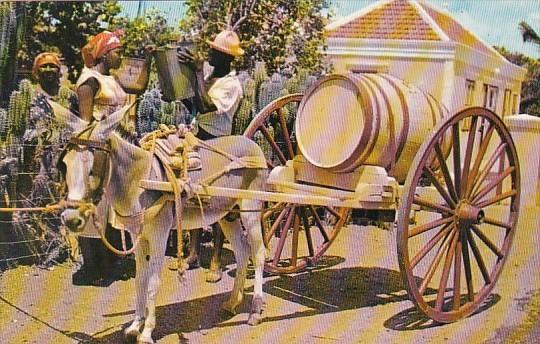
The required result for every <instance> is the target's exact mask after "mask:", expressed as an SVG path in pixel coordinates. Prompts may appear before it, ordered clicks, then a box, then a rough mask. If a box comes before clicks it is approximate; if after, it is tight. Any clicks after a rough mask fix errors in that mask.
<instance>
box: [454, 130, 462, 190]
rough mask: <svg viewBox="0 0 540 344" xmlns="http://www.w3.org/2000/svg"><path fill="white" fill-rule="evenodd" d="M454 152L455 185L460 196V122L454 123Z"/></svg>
mask: <svg viewBox="0 0 540 344" xmlns="http://www.w3.org/2000/svg"><path fill="white" fill-rule="evenodd" d="M452 146H453V149H452V152H453V153H454V182H455V183H454V185H455V189H456V193H457V195H458V197H459V196H460V195H461V194H460V190H461V149H460V142H459V122H458V123H454V124H453V125H452Z"/></svg>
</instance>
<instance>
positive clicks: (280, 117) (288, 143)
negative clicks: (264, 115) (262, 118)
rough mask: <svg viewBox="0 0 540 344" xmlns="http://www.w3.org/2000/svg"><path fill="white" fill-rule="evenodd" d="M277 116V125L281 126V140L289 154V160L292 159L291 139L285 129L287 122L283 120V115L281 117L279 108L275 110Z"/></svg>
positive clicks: (281, 113)
mask: <svg viewBox="0 0 540 344" xmlns="http://www.w3.org/2000/svg"><path fill="white" fill-rule="evenodd" d="M277 115H278V118H279V124H280V125H281V131H282V133H283V139H284V140H285V143H286V144H287V151H288V153H289V158H291V159H293V158H294V150H293V146H292V142H291V137H290V136H289V129H288V128H287V121H286V120H285V115H283V111H282V110H281V108H279V109H277Z"/></svg>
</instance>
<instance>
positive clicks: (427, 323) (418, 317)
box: [384, 294, 501, 331]
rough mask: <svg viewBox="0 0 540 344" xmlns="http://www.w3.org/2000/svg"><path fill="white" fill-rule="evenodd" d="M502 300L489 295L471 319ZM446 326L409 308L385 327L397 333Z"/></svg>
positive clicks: (391, 319)
mask: <svg viewBox="0 0 540 344" xmlns="http://www.w3.org/2000/svg"><path fill="white" fill-rule="evenodd" d="M500 300H501V296H500V295H498V294H491V295H489V296H488V297H487V298H486V300H485V301H484V303H483V304H482V306H480V308H478V309H477V310H476V311H475V312H474V313H473V314H472V315H470V316H469V317H473V316H475V315H476V314H478V313H481V312H483V311H485V310H487V309H489V308H491V307H493V306H494V305H495V304H497V303H498V302H499V301H500ZM443 325H444V324H441V323H438V322H435V321H433V320H431V319H430V318H428V317H427V316H425V315H424V314H423V313H422V312H420V311H419V310H418V308H416V307H411V308H408V309H406V310H404V311H402V312H400V313H398V314H396V315H394V316H393V317H391V318H390V319H388V320H386V321H385V322H384V327H386V328H389V329H392V330H395V331H412V330H423V329H426V328H431V327H437V326H443Z"/></svg>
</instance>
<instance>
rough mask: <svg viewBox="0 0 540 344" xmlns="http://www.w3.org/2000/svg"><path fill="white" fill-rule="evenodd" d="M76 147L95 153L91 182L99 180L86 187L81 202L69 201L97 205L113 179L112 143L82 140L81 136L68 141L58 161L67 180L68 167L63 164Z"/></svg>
mask: <svg viewBox="0 0 540 344" xmlns="http://www.w3.org/2000/svg"><path fill="white" fill-rule="evenodd" d="M75 147H83V149H86V150H88V151H90V152H92V153H93V155H94V162H93V164H92V168H91V169H90V180H91V181H92V180H96V179H97V180H98V183H97V184H94V183H91V185H86V192H85V195H84V197H83V200H82V202H81V201H74V200H70V199H67V201H68V202H72V203H77V202H79V203H92V204H94V205H97V204H98V203H99V202H100V201H101V198H102V197H103V192H104V190H106V189H107V187H108V185H109V183H110V179H111V147H110V142H109V141H106V142H100V141H96V140H91V139H86V138H81V137H80V136H73V137H71V139H70V140H69V141H68V144H67V145H66V147H65V148H64V150H63V151H62V153H61V154H60V157H59V161H58V169H59V170H60V171H61V173H62V174H63V177H64V179H65V176H66V166H65V163H64V162H63V159H64V157H65V155H66V154H67V152H68V151H70V150H71V149H74V148H75ZM75 149H76V148H75Z"/></svg>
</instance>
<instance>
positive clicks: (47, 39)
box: [19, 1, 121, 82]
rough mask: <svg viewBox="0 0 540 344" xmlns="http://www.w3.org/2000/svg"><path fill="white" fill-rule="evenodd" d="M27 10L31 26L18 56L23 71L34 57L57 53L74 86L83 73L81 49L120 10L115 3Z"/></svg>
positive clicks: (36, 5) (35, 5)
mask: <svg viewBox="0 0 540 344" xmlns="http://www.w3.org/2000/svg"><path fill="white" fill-rule="evenodd" d="M25 6H26V12H27V16H28V17H29V18H32V22H31V24H30V25H29V26H30V27H29V32H28V35H27V39H26V41H25V43H24V44H23V46H22V49H21V50H20V52H19V64H20V67H22V68H23V69H28V70H29V69H31V67H32V63H33V60H34V57H35V56H37V55H38V54H39V53H41V52H44V51H54V52H58V53H61V55H62V57H63V58H64V60H65V64H66V65H67V66H68V70H69V78H70V80H71V81H72V82H74V81H75V80H76V77H77V75H76V74H77V73H78V72H79V71H80V70H81V69H82V59H81V54H80V49H81V47H82V46H84V45H85V44H86V42H87V41H88V38H89V37H90V36H93V35H95V34H97V33H99V32H101V31H102V30H103V27H104V26H106V25H107V24H108V23H110V22H112V20H113V18H114V17H115V16H116V15H117V14H118V13H120V10H121V8H120V5H119V4H118V3H117V2H116V1H105V2H103V1H99V2H84V1H62V2H56V1H47V2H45V1H35V2H34V1H32V2H27V3H25Z"/></svg>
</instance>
